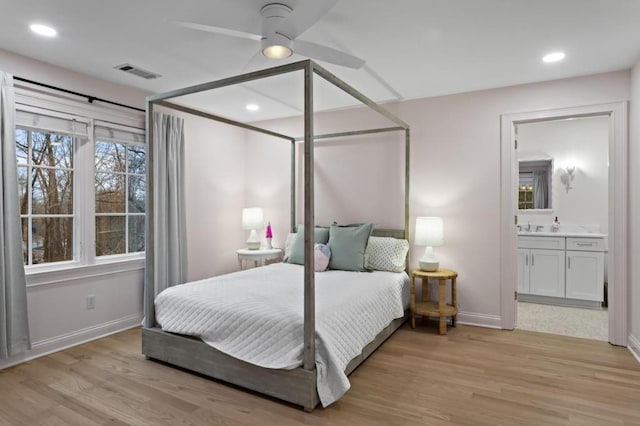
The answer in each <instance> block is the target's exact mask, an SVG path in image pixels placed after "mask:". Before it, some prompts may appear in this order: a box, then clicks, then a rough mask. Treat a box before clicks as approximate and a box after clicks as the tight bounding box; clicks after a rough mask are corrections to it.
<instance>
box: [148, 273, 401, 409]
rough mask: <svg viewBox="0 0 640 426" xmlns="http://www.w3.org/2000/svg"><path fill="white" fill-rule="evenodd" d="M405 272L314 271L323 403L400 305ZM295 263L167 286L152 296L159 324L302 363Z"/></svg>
mask: <svg viewBox="0 0 640 426" xmlns="http://www.w3.org/2000/svg"><path fill="white" fill-rule="evenodd" d="M408 281H409V279H408V277H407V274H405V273H404V272H403V273H393V272H379V271H378V272H371V273H367V272H346V271H327V272H321V273H316V368H317V372H318V394H319V396H320V401H321V402H322V405H323V406H325V407H326V406H327V405H329V404H331V403H332V402H334V401H336V400H338V399H339V398H340V397H341V396H342V395H343V394H344V393H345V392H346V391H347V390H348V389H349V386H350V384H349V380H348V379H347V376H346V375H345V374H344V369H345V367H346V366H347V364H348V363H349V361H351V359H353V358H354V357H355V356H356V355H358V354H360V353H361V352H362V349H363V348H364V347H365V346H366V345H367V344H368V343H369V342H371V341H372V340H373V339H374V338H375V336H376V335H377V334H378V333H379V332H380V331H381V330H382V329H383V328H385V327H386V326H387V325H388V324H389V323H390V322H391V321H392V320H393V319H394V318H399V317H401V316H403V315H404V310H405V308H406V307H407V305H408V300H409V294H408V293H409V290H408V287H409V285H408ZM303 301H304V284H303V268H302V266H299V265H292V264H288V263H278V264H273V265H269V266H266V267H264V268H255V269H250V270H247V271H242V272H236V273H232V274H227V275H222V276H218V277H214V278H209V279H205V280H202V281H196V282H192V283H187V284H183V285H178V286H174V287H170V288H168V289H166V290H165V291H163V292H162V293H160V294H159V295H158V297H157V298H156V301H155V308H156V319H157V321H158V323H159V324H160V326H161V327H162V329H163V330H165V331H168V332H172V333H180V334H186V335H191V336H197V337H199V338H201V339H202V340H203V341H204V342H206V343H207V344H208V345H210V346H213V347H214V348H216V349H218V350H219V351H222V352H224V353H227V354H229V355H231V356H233V357H235V358H238V359H241V360H243V361H246V362H249V363H252V364H255V365H259V366H261V367H266V368H284V369H292V368H296V367H298V366H300V365H302V359H303V324H304V315H303V312H304V308H303Z"/></svg>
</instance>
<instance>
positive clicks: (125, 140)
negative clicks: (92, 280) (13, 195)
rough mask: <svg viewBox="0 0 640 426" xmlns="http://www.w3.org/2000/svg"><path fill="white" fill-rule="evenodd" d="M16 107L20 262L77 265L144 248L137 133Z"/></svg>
mask: <svg viewBox="0 0 640 426" xmlns="http://www.w3.org/2000/svg"><path fill="white" fill-rule="evenodd" d="M16 109H17V110H16V157H17V158H16V160H17V165H18V186H19V197H20V198H19V201H20V213H21V218H22V239H23V258H24V264H25V266H34V267H35V265H57V266H58V267H65V266H64V265H83V264H91V263H95V261H96V260H98V259H99V258H101V257H102V256H107V255H109V256H113V255H126V254H128V253H140V252H143V251H144V240H145V229H144V228H145V198H146V182H145V154H146V153H145V145H144V132H143V131H142V130H140V129H136V128H132V127H127V126H122V125H116V124H112V123H106V122H101V121H98V120H96V119H93V118H92V117H85V116H80V115H78V116H75V115H69V114H67V113H66V112H65V113H62V112H52V111H49V110H40V109H38V108H35V107H31V106H23V105H16ZM92 130H93V131H92ZM41 267H42V266H38V268H41Z"/></svg>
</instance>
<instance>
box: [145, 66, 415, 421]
mask: <svg viewBox="0 0 640 426" xmlns="http://www.w3.org/2000/svg"><path fill="white" fill-rule="evenodd" d="M296 71H301V72H303V75H304V77H303V78H304V135H303V136H302V137H293V136H289V135H285V134H281V133H278V132H274V131H271V130H267V129H263V128H259V127H256V126H253V125H250V124H246V123H242V122H238V121H235V120H232V119H229V118H226V117H222V116H219V115H214V114H210V113H207V112H203V111H200V110H197V109H194V108H190V107H186V106H183V105H181V104H177V103H172V102H168V100H169V99H175V98H177V97H181V96H185V95H190V94H196V93H200V92H203V91H207V90H212V89H218V88H223V87H230V86H233V85H236V84H241V83H246V82H250V81H254V80H258V79H263V78H267V77H272V76H278V75H282V74H286V73H292V72H296ZM314 75H316V76H319V77H321V78H322V79H324V80H325V81H327V82H329V83H330V84H332V85H333V86H335V87H337V88H339V89H341V90H342V91H344V92H345V93H347V94H348V95H350V96H352V97H354V98H355V99H357V100H358V101H360V102H362V103H363V104H364V105H366V106H368V107H369V108H370V109H371V110H373V111H375V112H377V113H379V114H380V115H381V116H382V117H384V118H386V119H388V120H390V121H391V122H393V123H394V124H395V126H392V127H383V128H376V129H363V130H353V131H347V132H336V133H330V134H322V135H315V134H314V108H313V99H314V84H313V81H314V80H313V77H314ZM154 106H162V107H164V108H169V109H173V110H177V111H181V112H183V113H188V114H192V115H196V116H199V117H203V118H207V119H211V120H215V121H218V122H222V123H226V124H229V125H233V126H238V127H240V128H244V129H246V130H250V131H254V132H259V133H262V134H266V135H270V136H273V137H275V138H278V139H282V140H285V141H288V142H289V143H290V145H291V230H292V231H293V230H294V227H295V223H296V199H295V185H296V177H295V163H296V156H295V149H296V148H295V146H296V142H299V141H302V142H304V143H303V154H304V222H303V225H304V231H301V232H300V237H301V238H303V241H304V244H303V256H302V258H303V259H304V261H303V265H300V266H299V265H287V264H276V265H270V266H267V267H264V268H259V269H257V270H249V271H241V272H237V273H232V274H228V275H225V276H220V277H214V278H212V279H209V280H205V282H195V283H187V284H184V285H181V286H176V287H180V288H181V290H180V291H183V290H184V292H183V293H181V294H177V295H176V296H175V299H174V301H173V302H172V301H170V300H169V299H168V296H170V295H171V294H172V293H178V290H174V287H171V288H169V289H167V290H165V291H164V292H162V293H160V294H159V295H157V294H156V288H155V286H156V282H155V279H156V277H155V276H154V271H155V269H154V262H155V251H154V242H155V239H156V236H155V232H154V231H155V229H156V228H155V217H156V214H157V212H156V211H155V210H154V205H155V204H154V197H155V195H156V192H155V191H156V190H155V186H154V152H153V149H152V147H153V143H152V141H153V138H154V129H156V127H154ZM146 121H147V126H146V127H147V147H148V155H147V159H148V167H147V182H148V197H147V210H146V211H147V233H146V238H147V245H146V247H147V249H146V273H145V310H144V314H145V321H144V328H143V333H142V352H143V354H144V355H145V356H146V357H147V358H151V359H157V360H161V361H164V362H167V363H169V364H172V365H176V366H179V367H183V368H186V369H188V370H192V371H195V372H199V373H202V374H205V375H207V376H210V377H213V378H216V379H220V380H223V381H226V382H229V383H233V384H236V385H239V386H241V387H245V388H248V389H252V390H255V391H258V392H260V393H263V394H267V395H270V396H273V397H276V398H279V399H282V400H285V401H288V402H292V403H294V404H297V405H301V406H302V407H304V409H305V410H307V411H310V410H313V408H314V407H315V406H316V405H317V404H318V403H319V402H322V403H323V405H327V402H328V403H331V402H332V401H333V400H335V399H336V398H339V396H340V395H341V393H340V392H342V393H343V392H344V390H345V388H344V386H345V385H344V383H341V384H340V383H338V385H335V383H334V382H336V381H337V382H340V381H341V380H346V375H348V374H350V373H351V372H352V371H353V370H354V369H355V368H356V367H357V366H358V365H359V364H360V363H362V362H363V361H364V360H365V359H366V358H367V357H368V356H369V355H370V354H371V353H372V352H373V351H374V350H375V349H376V348H377V347H378V346H380V345H381V344H382V343H383V342H384V341H385V340H386V339H387V338H388V337H389V336H390V335H391V334H392V333H393V332H394V331H395V330H396V329H397V328H398V327H400V326H401V325H402V324H403V323H404V321H405V320H406V318H407V313H406V307H407V306H406V304H404V305H402V304H400V305H399V303H402V302H395V305H394V306H389V307H386V308H385V307H382V308H380V309H381V310H382V311H384V310H385V309H386V310H387V311H388V312H387V313H386V315H387V316H386V317H384V318H382V317H381V318H382V319H381V318H373V317H371V318H368V319H367V321H366V322H367V324H369V323H370V322H376V321H382V322H384V323H383V324H382V325H380V326H379V327H378V328H375V329H371V330H368V333H369V334H368V335H367V336H365V337H359V336H356V337H353V338H354V339H356V340H357V339H360V338H362V339H365V340H363V341H362V342H361V343H362V344H361V345H360V346H358V349H357V352H356V353H355V354H354V353H353V348H351V347H348V348H346V349H345V348H344V347H341V348H340V349H339V350H338V352H339V353H341V354H342V361H341V362H338V363H337V365H338V366H339V369H340V370H341V371H340V372H339V373H340V374H337V375H336V374H333V373H335V372H333V373H332V371H331V368H334V369H335V366H333V367H331V366H329V367H326V365H325V361H326V358H332V357H334V358H335V356H334V355H332V354H330V353H329V354H327V353H326V352H327V347H330V346H335V344H334V343H335V342H334V343H331V342H329V343H327V341H330V340H332V339H331V337H332V336H331V330H332V327H336V326H335V324H333V323H332V322H331V321H330V320H327V318H328V317H330V316H331V315H334V316H336V317H340V316H341V315H342V316H346V317H348V316H349V315H351V314H345V315H343V314H341V313H340V312H341V311H338V310H337V308H336V309H335V310H332V309H333V308H334V307H335V306H336V303H337V302H334V301H326V300H325V299H329V296H328V294H329V293H331V291H330V290H328V289H330V288H331V286H334V287H335V288H339V287H340V284H339V283H340V282H345V281H348V282H353V283H357V282H358V281H363V280H364V282H365V283H364V284H362V283H361V284H353V286H354V287H353V288H356V285H362V286H374V284H370V283H371V282H373V281H375V280H376V279H380V280H382V281H385V282H387V283H388V282H391V283H392V284H390V285H389V284H386V287H384V286H383V287H384V288H383V289H382V292H383V293H380V294H379V295H377V296H375V297H377V298H378V299H377V300H387V299H389V300H399V301H400V300H402V299H403V297H404V296H403V292H404V291H405V290H404V289H406V286H404V287H403V285H402V284H398V282H399V280H400V279H399V277H398V275H399V274H398V273H397V274H395V275H394V274H393V273H392V272H379V273H378V272H375V273H362V272H345V271H331V272H328V273H323V274H318V276H316V272H315V270H314V243H315V238H316V237H315V232H314V230H315V229H316V224H315V223H314V222H315V220H314V154H313V152H314V141H316V140H319V139H328V138H338V137H350V136H358V135H366V134H374V133H383V132H404V135H405V138H404V146H405V158H404V161H405V175H404V229H397V230H393V229H374V230H373V232H372V233H371V231H369V234H370V235H372V236H377V237H392V238H397V239H405V240H406V239H408V235H409V145H410V143H409V142H410V135H409V126H408V125H407V124H406V123H405V122H403V121H402V120H400V119H399V118H397V117H396V116H395V115H393V114H392V113H390V112H389V111H387V110H386V109H384V108H383V107H381V106H379V105H377V104H376V103H374V102H373V101H372V100H370V99H369V98H367V97H366V96H364V95H363V94H361V93H360V92H358V91H357V90H355V89H354V88H352V87H350V86H349V85H347V84H346V83H345V82H344V81H342V80H340V79H339V78H338V77H336V76H334V75H333V74H331V73H330V72H328V71H327V70H325V69H324V68H322V67H321V66H319V65H318V64H316V63H315V62H313V61H310V60H306V61H301V62H296V63H292V64H288V65H283V66H279V67H275V68H271V69H265V70H260V71H256V72H252V73H248V74H243V75H239V76H236V77H231V78H226V79H223V80H218V81H213V82H210V83H204V84H200V85H197V86H192V87H187V88H184V89H179V90H174V91H170V92H167V93H162V94H158V95H153V96H150V97H148V98H147V105H146ZM156 177H157V176H156ZM367 238H368V236H367ZM407 248H408V243H407ZM405 256H406V252H405ZM404 268H406V258H405V257H403V258H402V262H401V268H400V269H401V270H402V269H404ZM396 272H398V271H396ZM324 274H326V276H325V275H324ZM384 274H387V275H384ZM402 274H404V275H405V276H406V274H405V273H404V272H402ZM320 275H322V276H320ZM283 276H284V277H289V278H283V279H282V280H283V281H287V282H295V281H296V280H297V281H298V284H299V281H300V279H301V278H302V279H303V281H304V287H303V288H302V289H300V286H299V285H298V288H299V289H300V290H299V293H300V294H299V298H298V299H295V300H298V301H301V300H303V303H299V305H298V307H297V310H298V314H299V319H300V322H302V323H303V326H302V327H301V326H300V324H298V331H300V333H299V334H297V335H296V331H295V327H294V329H292V331H291V332H290V333H288V334H287V333H285V334H287V336H289V337H291V335H296V336H297V337H298V338H300V337H301V339H300V340H301V341H300V340H298V343H297V344H298V346H299V347H296V345H295V344H294V345H293V346H292V349H291V350H290V353H288V354H289V355H291V353H292V352H296V351H298V352H299V354H298V355H300V354H301V364H302V365H301V366H297V365H296V361H295V357H293V358H291V359H289V360H288V361H277V362H275V361H274V362H268V361H264V359H263V358H264V357H268V356H269V354H268V353H265V352H266V351H265V348H267V349H268V347H274V346H282V347H285V346H286V344H285V343H280V341H278V340H274V341H272V342H271V343H268V342H267V343H265V344H266V346H265V344H263V345H262V346H258V347H257V348H253V349H251V350H252V351H253V352H252V353H243V355H241V356H238V357H234V356H231V355H229V354H232V355H233V354H234V351H233V350H232V349H229V347H228V346H225V344H226V343H224V342H222V343H221V341H220V340H219V339H220V336H219V335H215V332H216V331H219V327H220V324H221V323H223V322H225V319H224V318H223V320H221V321H220V322H218V323H216V322H215V321H214V320H213V319H212V320H211V321H208V322H209V323H210V324H208V326H209V327H210V331H202V330H201V331H199V332H194V331H193V329H194V328H199V327H200V326H199V325H195V324H194V323H191V322H189V321H174V319H173V318H174V317H172V316H171V315H172V312H174V311H175V310H176V309H182V308H185V307H186V309H187V310H188V311H189V312H192V313H193V312H194V310H195V313H194V315H193V316H194V317H199V318H207V319H209V318H215V317H216V315H217V314H216V313H215V312H214V311H207V309H209V308H208V307H205V306H204V305H202V304H200V303H199V301H201V300H204V299H207V298H210V299H212V300H214V304H215V300H216V297H218V298H219V296H220V294H226V293H224V292H225V291H226V289H228V288H229V287H230V286H228V285H227V286H226V287H225V285H224V284H225V282H226V281H228V280H231V279H234V280H236V282H240V283H244V285H246V286H250V283H251V280H254V281H257V280H264V279H272V280H273V282H274V285H273V286H272V287H270V289H273V292H274V294H278V288H279V287H278V285H279V284H278V282H279V280H280V279H281V277H283ZM370 276H371V277H374V276H375V277H376V278H370ZM265 277H266V278H265ZM316 280H320V281H319V283H321V287H322V288H320V286H319V287H318V288H316ZM400 281H401V280H400ZM336 283H338V284H336ZM394 283H396V284H394ZM241 285H242V284H241ZM241 285H240V287H241ZM236 287H238V285H236V284H234V285H233V288H236ZM343 287H344V286H343ZM247 288H248V287H247ZM262 288H263V289H264V288H265V287H262ZM364 288H365V287H360V290H359V291H366V290H363V289H364ZM390 288H391V289H393V290H388V289H390ZM211 291H213V292H216V291H218V292H219V293H216V297H213V296H211V295H210V293H209V292H211ZM280 291H281V293H280V294H281V295H280V296H277V297H280V298H286V297H285V296H283V295H287V294H292V293H295V288H294V289H293V290H292V289H291V288H286V287H283V288H282V289H280ZM384 291H391V292H392V293H394V294H395V295H385V293H384ZM220 292H221V293H220ZM210 296H211V297H210ZM258 296H259V297H261V298H264V300H265V303H264V305H269V304H270V303H271V304H274V303H279V300H280V299H278V300H275V299H273V300H271V302H269V301H268V300H270V299H268V296H269V294H259V295H258ZM190 297H191V298H190ZM223 298H227V297H226V296H223ZM228 299H233V296H232V295H229V297H228ZM355 299H359V298H358V297H355ZM362 299H367V298H362ZM274 300H275V301H274ZM316 300H318V301H319V302H320V303H324V304H321V305H318V306H320V307H321V309H320V310H319V311H316ZM300 305H302V306H300ZM403 308H404V311H403ZM218 309H223V310H224V306H218ZM265 309H266V310H268V306H267V307H266V308H265ZM349 309H360V310H361V311H362V312H368V311H369V310H370V308H369V307H367V306H361V307H355V308H349ZM272 311H274V312H275V311H278V312H275V314H274V315H280V317H281V318H278V319H273V318H271V317H270V318H269V320H270V321H271V320H273V321H276V320H277V321H282V323H281V324H280V325H279V326H276V327H275V328H277V329H280V330H282V329H286V328H287V321H288V320H287V316H286V315H287V313H292V312H294V311H296V309H295V307H294V308H291V307H290V306H288V307H280V306H279V307H278V309H272ZM283 312H284V314H283ZM283 315H284V317H282V316H283ZM292 315H293V316H295V313H294V314H292ZM185 316H186V315H185V314H178V315H177V317H180V318H182V319H184V317H185ZM243 318H244V317H243ZM233 321H234V322H237V321H238V320H237V319H234V320H233ZM254 321H258V322H259V321H264V319H258V320H254ZM327 321H328V322H327ZM227 322H228V321H227ZM354 322H355V321H353V320H350V319H346V321H345V323H351V325H353V323H354ZM339 327H342V326H339ZM363 328H366V327H363ZM247 330H252V329H251V326H250V325H248V326H247V327H245V328H244V329H243V330H242V331H244V332H246V331H247ZM207 333H210V334H207ZM211 333H213V334H211ZM345 333H346V334H345V335H349V336H351V335H353V333H354V330H351V331H347V332H345ZM349 333H351V334H349ZM359 333H360V331H359V330H356V333H355V334H359ZM228 334H229V333H226V334H225V336H226V337H228ZM195 335H197V336H201V338H195V337H193V336H195ZM205 336H208V337H205ZM287 336H284V337H287ZM258 337H261V334H260V336H258ZM284 337H283V338H284ZM208 338H209V340H216V342H217V343H218V345H217V346H216V348H214V347H212V346H211V345H210V344H211V343H212V342H208V343H209V344H207V343H205V341H207V339H208ZM231 340H233V339H231ZM253 340H258V341H259V340H260V339H259V338H256V336H255V334H254V336H253ZM343 340H349V339H343ZM274 342H277V343H278V345H274ZM259 343H260V342H258V344H259ZM294 343H295V342H294ZM317 345H319V346H318V347H317ZM347 346H350V342H347ZM244 349H246V348H241V350H244ZM245 352H246V351H245ZM345 357H346V358H345ZM260 365H262V366H260ZM265 366H267V367H265ZM317 367H318V368H317ZM319 370H321V371H320V372H319ZM327 370H328V371H329V372H328V373H327ZM332 374H333V375H332ZM341 375H342V376H341ZM320 376H328V379H327V380H328V382H323V383H322V384H321V381H322V380H324V379H326V377H325V378H324V379H323V378H322V377H320ZM319 378H320V379H321V380H320V381H319ZM346 386H347V389H348V381H347V385H346ZM334 388H335V389H337V390H335V389H334Z"/></svg>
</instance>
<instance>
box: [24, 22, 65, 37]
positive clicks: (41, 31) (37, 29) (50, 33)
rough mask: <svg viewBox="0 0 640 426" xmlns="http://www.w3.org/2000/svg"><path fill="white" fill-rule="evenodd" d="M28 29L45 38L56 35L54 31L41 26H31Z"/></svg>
mask: <svg viewBox="0 0 640 426" xmlns="http://www.w3.org/2000/svg"><path fill="white" fill-rule="evenodd" d="M29 28H30V29H31V31H33V32H34V33H36V34H38V35H41V36H45V37H55V36H56V35H58V32H57V31H56V30H54V29H53V28H51V27H48V26H46V25H42V24H31V25H30V26H29Z"/></svg>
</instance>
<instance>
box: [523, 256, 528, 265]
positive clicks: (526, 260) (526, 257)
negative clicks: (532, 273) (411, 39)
mask: <svg viewBox="0 0 640 426" xmlns="http://www.w3.org/2000/svg"><path fill="white" fill-rule="evenodd" d="M524 266H529V255H528V254H525V255H524Z"/></svg>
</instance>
